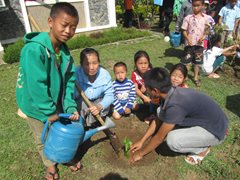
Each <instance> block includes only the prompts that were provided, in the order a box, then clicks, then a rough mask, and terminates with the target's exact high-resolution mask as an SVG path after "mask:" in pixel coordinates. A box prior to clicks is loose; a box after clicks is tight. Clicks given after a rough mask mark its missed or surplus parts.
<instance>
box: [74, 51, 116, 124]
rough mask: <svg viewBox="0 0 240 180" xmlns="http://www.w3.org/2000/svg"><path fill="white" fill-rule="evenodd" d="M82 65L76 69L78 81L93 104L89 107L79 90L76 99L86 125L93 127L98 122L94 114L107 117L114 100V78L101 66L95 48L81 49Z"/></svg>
mask: <svg viewBox="0 0 240 180" xmlns="http://www.w3.org/2000/svg"><path fill="white" fill-rule="evenodd" d="M80 65H81V66H80V67H78V68H77V69H76V82H77V83H78V85H79V86H80V87H81V89H82V90H83V92H84V93H85V95H86V96H87V97H88V99H89V100H90V101H91V102H92V104H93V106H92V107H88V106H87V105H86V104H85V102H84V101H83V99H82V97H81V96H80V95H79V93H78V92H75V100H76V102H77V105H78V110H79V111H80V113H81V116H82V117H83V118H84V119H85V123H86V124H85V125H86V126H87V127H91V126H93V125H94V123H95V122H96V120H95V118H94V116H96V115H100V116H102V117H105V116H106V115H107V114H108V112H109V109H110V105H111V104H112V103H113V101H114V95H113V88H112V79H111V76H110V74H109V72H108V71H107V70H106V69H104V68H103V67H101V66H100V58H99V53H98V52H97V51H96V50H95V49H93V48H85V49H83V50H82V51H81V53H80Z"/></svg>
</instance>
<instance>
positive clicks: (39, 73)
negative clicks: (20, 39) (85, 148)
mask: <svg viewBox="0 0 240 180" xmlns="http://www.w3.org/2000/svg"><path fill="white" fill-rule="evenodd" d="M78 21H79V16H78V12H77V10H76V8H75V7H74V6H72V5H71V4H69V3H66V2H61V3H56V4H54V5H53V6H52V8H51V12H50V16H49V18H48V26H49V28H50V31H49V32H33V33H29V34H26V35H25V37H24V40H25V46H24V47H23V49H22V51H21V59H20V64H19V73H18V79H17V85H16V100H17V105H18V107H19V110H18V114H19V116H21V117H23V118H25V119H26V120H27V122H28V124H29V127H30V129H31V130H32V133H33V135H34V137H35V142H36V146H37V149H38V151H39V154H40V156H41V158H42V161H43V164H44V165H45V166H46V176H45V178H46V179H47V180H52V179H59V174H58V168H57V163H56V162H52V161H50V160H49V159H47V158H46V157H45V156H44V155H43V148H44V145H43V144H42V142H41V140H40V137H41V134H42V131H43V127H44V123H45V122H46V121H56V120H58V114H59V113H72V114H73V115H72V116H71V117H70V119H71V120H78V119H79V114H78V112H77V105H76V103H75V101H74V99H73V98H72V94H73V93H74V87H75V84H74V83H75V66H74V63H73V58H72V57H71V55H70V52H69V49H68V47H67V45H66V44H65V43H66V42H67V41H68V40H69V39H71V38H72V37H73V35H74V33H75V30H76V28H77V24H78ZM80 167H81V164H80V162H78V163H76V165H74V166H70V169H71V170H72V171H77V170H79V169H80Z"/></svg>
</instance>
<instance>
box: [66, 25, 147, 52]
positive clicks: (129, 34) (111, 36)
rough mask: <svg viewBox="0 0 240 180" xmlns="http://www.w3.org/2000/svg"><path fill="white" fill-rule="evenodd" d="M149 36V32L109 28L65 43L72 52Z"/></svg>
mask: <svg viewBox="0 0 240 180" xmlns="http://www.w3.org/2000/svg"><path fill="white" fill-rule="evenodd" d="M149 35H150V32H147V31H139V30H137V29H135V28H128V29H124V28H111V29H109V30H106V31H103V32H102V33H96V32H95V33H92V34H90V35H89V36H86V35H79V36H77V37H75V38H73V39H70V40H69V41H68V42H67V45H68V47H69V49H70V50H73V49H78V48H85V47H90V46H95V45H101V44H105V43H111V42H116V41H119V40H125V39H133V38H137V37H143V36H149Z"/></svg>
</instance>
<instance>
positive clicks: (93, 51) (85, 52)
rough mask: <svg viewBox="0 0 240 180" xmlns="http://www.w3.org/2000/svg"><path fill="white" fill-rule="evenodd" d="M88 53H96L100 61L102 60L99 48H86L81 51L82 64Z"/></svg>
mask: <svg viewBox="0 0 240 180" xmlns="http://www.w3.org/2000/svg"><path fill="white" fill-rule="evenodd" d="M88 54H95V55H96V56H97V58H98V62H100V58H99V53H98V51H97V50H95V49H93V48H85V49H83V50H82V51H81V53H80V64H81V65H83V61H84V60H86V59H87V55H88Z"/></svg>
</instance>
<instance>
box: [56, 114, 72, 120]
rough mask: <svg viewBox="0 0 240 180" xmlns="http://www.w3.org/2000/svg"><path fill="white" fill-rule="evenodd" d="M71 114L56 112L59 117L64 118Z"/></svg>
mask: <svg viewBox="0 0 240 180" xmlns="http://www.w3.org/2000/svg"><path fill="white" fill-rule="evenodd" d="M72 115H73V114H64V113H60V114H58V116H59V117H61V118H66V119H68V118H69V117H70V116H72Z"/></svg>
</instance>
